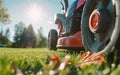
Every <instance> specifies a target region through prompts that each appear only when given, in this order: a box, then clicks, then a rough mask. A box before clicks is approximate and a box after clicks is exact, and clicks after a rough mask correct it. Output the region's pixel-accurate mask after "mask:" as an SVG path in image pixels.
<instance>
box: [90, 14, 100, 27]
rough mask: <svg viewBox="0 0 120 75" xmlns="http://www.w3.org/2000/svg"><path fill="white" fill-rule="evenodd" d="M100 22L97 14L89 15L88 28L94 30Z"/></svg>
mask: <svg viewBox="0 0 120 75" xmlns="http://www.w3.org/2000/svg"><path fill="white" fill-rule="evenodd" d="M99 22H100V15H99V13H97V12H94V13H92V14H91V16H90V19H89V27H90V29H96V28H97V27H98V25H99Z"/></svg>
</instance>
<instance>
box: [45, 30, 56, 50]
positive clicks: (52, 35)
mask: <svg viewBox="0 0 120 75" xmlns="http://www.w3.org/2000/svg"><path fill="white" fill-rule="evenodd" d="M57 40H58V33H57V31H56V30H55V29H51V30H50V31H49V33H48V44H47V48H48V49H49V50H57V48H56V45H57Z"/></svg>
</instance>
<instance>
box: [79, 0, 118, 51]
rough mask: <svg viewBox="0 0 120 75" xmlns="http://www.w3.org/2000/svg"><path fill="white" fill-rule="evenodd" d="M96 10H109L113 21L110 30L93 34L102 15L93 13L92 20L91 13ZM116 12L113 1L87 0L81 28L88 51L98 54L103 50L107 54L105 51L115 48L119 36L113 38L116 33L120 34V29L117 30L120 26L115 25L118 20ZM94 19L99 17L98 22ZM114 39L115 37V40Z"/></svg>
mask: <svg viewBox="0 0 120 75" xmlns="http://www.w3.org/2000/svg"><path fill="white" fill-rule="evenodd" d="M116 3H117V2H116ZM95 9H103V10H107V11H108V12H109V13H110V14H111V20H110V21H111V22H110V23H109V25H108V28H107V29H106V31H104V32H100V33H93V32H92V31H91V28H92V29H96V28H97V27H98V24H99V22H100V20H99V18H100V17H99V16H100V15H99V14H98V13H93V14H92V18H90V16H91V13H92V12H93V11H94V10H95ZM115 10H116V9H114V5H113V3H112V0H87V2H86V4H85V7H84V10H83V15H82V27H81V28H82V38H83V43H84V45H85V48H86V49H87V50H90V51H94V52H98V51H101V50H102V51H104V52H105V51H108V49H112V48H113V46H114V45H115V42H116V39H117V37H118V35H117V36H113V35H115V33H116V34H119V28H118V30H116V28H117V27H119V26H117V25H115V19H116V17H115V15H116V13H115V12H116V11H115ZM94 17H97V18H96V21H94V20H93V18H94ZM90 24H91V25H90ZM116 26H117V27H116ZM115 30H116V31H115ZM113 37H115V39H114V38H113ZM113 39H114V40H115V41H114V42H113V41H111V40H113ZM111 42H112V44H111Z"/></svg>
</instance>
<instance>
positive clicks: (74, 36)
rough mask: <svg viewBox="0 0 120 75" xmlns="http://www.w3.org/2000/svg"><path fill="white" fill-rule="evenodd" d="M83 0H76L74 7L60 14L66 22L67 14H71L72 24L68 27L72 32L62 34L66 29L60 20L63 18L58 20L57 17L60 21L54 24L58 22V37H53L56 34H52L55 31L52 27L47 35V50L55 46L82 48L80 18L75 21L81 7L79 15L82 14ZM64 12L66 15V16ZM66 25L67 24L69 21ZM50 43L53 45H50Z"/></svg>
mask: <svg viewBox="0 0 120 75" xmlns="http://www.w3.org/2000/svg"><path fill="white" fill-rule="evenodd" d="M64 1H67V0H64ZM85 1H86V0H77V1H76V3H73V5H74V6H75V8H74V7H71V8H70V9H68V10H67V11H65V12H64V13H63V14H61V15H62V16H63V15H65V20H64V21H66V22H68V20H66V18H68V19H69V16H72V17H71V18H72V20H71V21H72V26H71V27H70V31H73V32H70V33H69V34H68V35H65V36H64V33H65V31H66V30H65V26H64V23H63V22H61V20H63V19H61V18H60V19H61V20H60V19H58V17H57V21H59V22H60V24H58V22H55V23H56V24H58V34H56V35H58V37H57V38H55V37H56V36H55V35H54V32H56V31H55V30H54V29H53V30H52V32H49V35H48V49H49V50H52V49H53V50H55V49H57V48H63V49H84V46H83V43H82V36H81V28H80V26H81V24H80V23H81V19H78V21H76V20H77V19H76V17H78V16H77V14H78V13H77V12H79V9H81V14H80V17H81V16H82V8H83V6H84V3H85ZM62 5H63V4H62ZM65 6H66V5H65ZM72 10H74V11H73V12H72V14H70V12H71V11H72ZM66 14H67V15H68V16H67V17H66ZM74 15H76V17H75V18H74V19H75V20H74V19H73V17H74ZM71 18H70V19H71ZM71 21H70V22H71ZM76 22H79V23H76ZM76 24H77V25H78V26H77V25H76ZM67 25H69V23H68V24H67ZM66 29H67V28H66ZM56 33H57V32H56ZM51 35H53V38H54V39H53V38H52V39H51V37H50V36H51ZM56 39H57V40H56ZM53 41H54V42H53ZM55 41H57V42H55ZM49 42H50V44H51V45H50V44H49ZM52 43H53V44H54V45H52ZM55 43H56V44H55ZM55 47H56V48H55Z"/></svg>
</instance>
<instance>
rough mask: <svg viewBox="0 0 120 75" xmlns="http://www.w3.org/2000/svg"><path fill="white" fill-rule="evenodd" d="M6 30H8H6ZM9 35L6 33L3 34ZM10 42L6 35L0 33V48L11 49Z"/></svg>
mask: <svg viewBox="0 0 120 75" xmlns="http://www.w3.org/2000/svg"><path fill="white" fill-rule="evenodd" d="M7 30H8V29H7ZM5 33H7V34H9V33H8V32H5ZM11 45H12V42H11V41H10V40H9V39H8V37H7V36H6V35H3V31H1V32H0V46H3V47H11Z"/></svg>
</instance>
